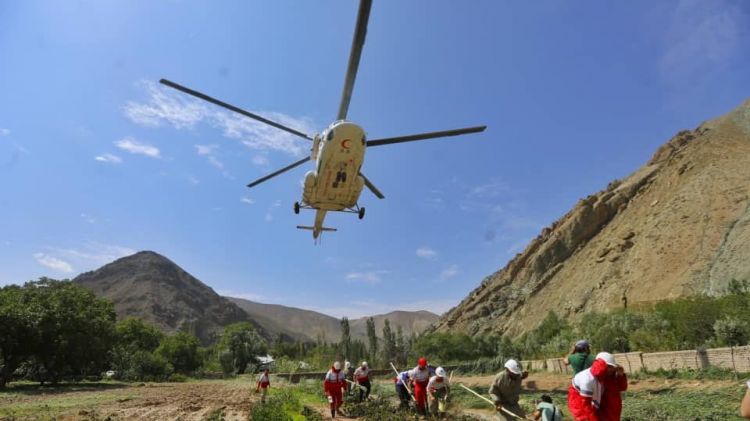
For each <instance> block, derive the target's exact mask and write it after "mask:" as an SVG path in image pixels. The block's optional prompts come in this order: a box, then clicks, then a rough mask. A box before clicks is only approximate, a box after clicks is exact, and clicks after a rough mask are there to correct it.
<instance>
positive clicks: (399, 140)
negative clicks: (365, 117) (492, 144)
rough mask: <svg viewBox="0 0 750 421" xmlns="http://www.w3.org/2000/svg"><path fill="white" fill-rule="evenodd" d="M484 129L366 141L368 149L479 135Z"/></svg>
mask: <svg viewBox="0 0 750 421" xmlns="http://www.w3.org/2000/svg"><path fill="white" fill-rule="evenodd" d="M486 128H487V126H476V127H466V128H463V129H454V130H443V131H441V132H430V133H420V134H413V135H409V136H399V137H386V138H383V139H375V140H368V141H367V147H368V148H369V147H371V146H381V145H390V144H393V143H402V142H413V141H415V140H426V139H435V138H438V137H448V136H460V135H462V134H469V133H479V132H483V131H484V129H486Z"/></svg>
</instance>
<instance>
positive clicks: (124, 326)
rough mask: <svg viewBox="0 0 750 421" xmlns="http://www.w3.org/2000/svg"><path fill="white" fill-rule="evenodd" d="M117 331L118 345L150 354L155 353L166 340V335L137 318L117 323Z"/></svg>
mask: <svg viewBox="0 0 750 421" xmlns="http://www.w3.org/2000/svg"><path fill="white" fill-rule="evenodd" d="M115 331H116V333H117V344H118V345H120V346H124V347H128V348H131V349H137V350H142V351H148V352H153V351H155V350H156V348H158V347H159V343H160V342H161V340H162V338H164V334H163V333H161V332H160V331H159V329H157V328H156V327H155V326H154V325H151V324H149V323H146V322H144V321H143V320H141V319H138V318H135V317H128V318H127V319H125V320H123V321H121V322H119V323H117V325H116V326H115Z"/></svg>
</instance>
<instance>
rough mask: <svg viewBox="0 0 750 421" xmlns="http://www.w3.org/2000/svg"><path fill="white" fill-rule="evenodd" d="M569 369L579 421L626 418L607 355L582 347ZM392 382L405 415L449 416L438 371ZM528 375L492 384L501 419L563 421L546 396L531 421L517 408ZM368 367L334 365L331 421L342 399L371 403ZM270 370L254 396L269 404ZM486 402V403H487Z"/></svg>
mask: <svg viewBox="0 0 750 421" xmlns="http://www.w3.org/2000/svg"><path fill="white" fill-rule="evenodd" d="M565 364H566V365H568V366H570V367H571V369H572V371H573V377H572V379H571V384H570V387H569V388H568V402H567V404H568V410H569V412H570V414H571V416H572V417H573V420H575V421H619V420H620V415H621V413H622V396H621V393H622V392H623V391H625V390H627V387H628V381H627V376H626V375H625V372H624V370H623V368H622V367H621V366H619V365H617V363H616V362H615V357H614V356H613V355H612V354H610V353H608V352H600V353H599V354H597V355H596V356H593V355H592V354H591V349H590V346H589V344H588V342H587V341H585V340H581V341H578V342H577V343H576V344H575V346H574V348H573V351H572V352H571V353H570V355H568V356H566V358H565ZM393 369H394V372H396V373H397V374H396V376H395V377H394V378H393V381H394V385H395V389H396V394H397V395H398V398H399V401H400V408H402V409H407V408H409V406H410V403H411V402H412V401H413V402H414V408H415V409H416V412H417V414H419V415H421V416H422V417H423V418H426V417H429V416H432V417H437V418H441V417H443V416H444V415H445V412H446V408H447V400H448V397H449V396H450V393H451V384H450V380H451V379H450V378H449V377H448V375H447V373H446V370H445V369H444V368H443V367H434V366H432V365H431V364H428V362H427V359H426V358H424V357H422V358H419V360H418V361H417V365H416V366H415V367H414V368H412V369H409V370H405V371H401V372H398V371H397V370H396V368H395V367H393ZM528 375H529V373H528V372H527V371H524V370H523V369H522V368H521V365H520V364H519V363H518V361H516V360H514V359H510V360H507V361H506V362H505V364H504V369H503V370H502V371H501V372H499V373H498V374H497V375H496V376H495V378H494V379H493V381H492V384H491V385H490V388H489V390H488V391H487V393H488V395H489V396H490V397H491V398H492V399H491V400H490V401H491V402H492V403H494V405H495V409H496V411H497V418H498V419H499V420H505V421H515V420H517V419H533V420H537V421H562V420H563V415H562V411H561V410H560V409H559V408H558V407H557V406H555V405H554V404H553V402H552V398H550V397H549V396H548V395H542V396H541V400H540V401H537V403H536V407H535V410H534V412H533V413H532V414H531V415H530V416H528V417H527V415H526V413H525V411H524V409H523V407H522V406H521V405H520V404H519V399H520V395H521V390H522V381H523V380H524V379H526V378H527V377H528ZM370 376H371V372H370V367H369V365H368V363H367V362H366V361H363V362H362V363H360V365H359V366H357V367H356V368H355V367H354V366H353V365H352V364H351V363H349V362H348V361H346V362H345V364H344V366H343V367H342V366H341V363H340V362H339V361H336V362H334V363H333V364H332V366H331V368H330V369H329V370H328V372H327V373H326V375H325V378H324V380H323V391H324V393H325V395H326V397H327V398H328V403H329V407H330V411H331V417H332V418H336V415H343V414H341V406H342V405H343V403H344V396H345V395H349V396H353V397H354V398H355V399H356V400H357V401H358V402H362V401H365V400H367V399H368V397H369V396H370V391H371V388H372V386H371V382H370ZM270 385H271V382H270V377H269V371H268V369H266V370H264V371H263V373H261V374H260V375H259V377H258V381H257V384H256V392H258V393H261V402H265V399H266V395H267V393H268V388H269V387H270ZM485 399H486V398H485Z"/></svg>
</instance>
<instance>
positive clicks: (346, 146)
mask: <svg viewBox="0 0 750 421" xmlns="http://www.w3.org/2000/svg"><path fill="white" fill-rule="evenodd" d="M349 142H351V139H344V140H342V141H341V147H342V148H344V149H349Z"/></svg>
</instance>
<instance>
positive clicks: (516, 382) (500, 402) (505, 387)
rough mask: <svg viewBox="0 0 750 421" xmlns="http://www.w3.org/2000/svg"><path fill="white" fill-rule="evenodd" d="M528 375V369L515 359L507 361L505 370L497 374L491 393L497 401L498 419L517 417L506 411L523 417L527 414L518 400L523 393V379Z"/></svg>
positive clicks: (509, 419)
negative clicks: (523, 367) (524, 368)
mask: <svg viewBox="0 0 750 421" xmlns="http://www.w3.org/2000/svg"><path fill="white" fill-rule="evenodd" d="M528 376H529V373H528V371H524V370H523V369H522V368H521V364H519V363H518V361H516V360H513V359H510V360H508V361H506V362H505V370H503V371H501V372H500V373H498V374H497V375H496V376H495V380H493V381H492V386H490V390H489V394H490V396H492V400H493V401H494V402H495V409H496V410H497V415H498V419H501V420H506V421H514V420H515V419H516V418H515V417H513V416H512V415H509V414H508V413H507V412H506V411H508V412H510V413H512V414H515V415H516V416H518V417H521V418H523V417H525V416H526V412H524V410H523V408H521V405H519V404H518V400H519V399H520V395H521V381H522V380H523V379H525V378H526V377H528Z"/></svg>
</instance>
